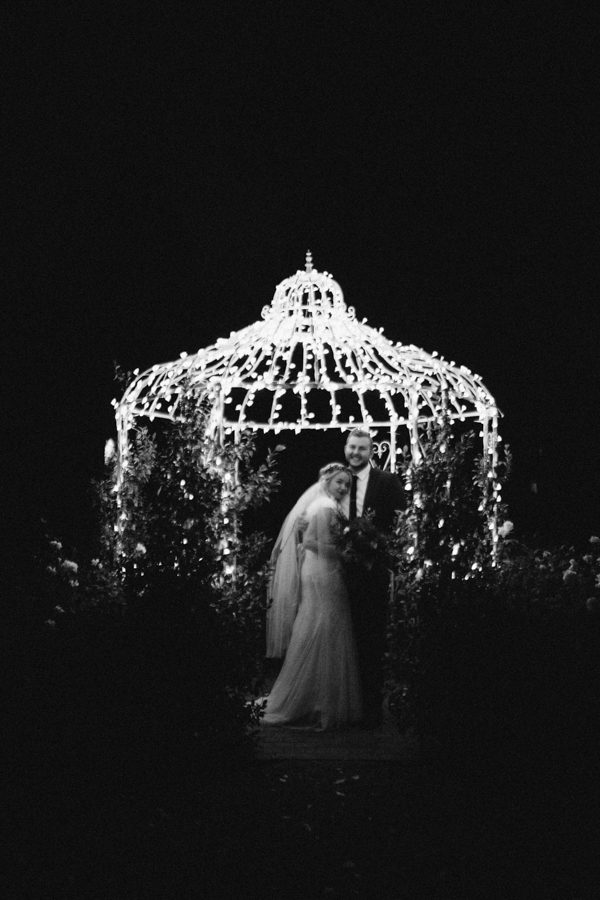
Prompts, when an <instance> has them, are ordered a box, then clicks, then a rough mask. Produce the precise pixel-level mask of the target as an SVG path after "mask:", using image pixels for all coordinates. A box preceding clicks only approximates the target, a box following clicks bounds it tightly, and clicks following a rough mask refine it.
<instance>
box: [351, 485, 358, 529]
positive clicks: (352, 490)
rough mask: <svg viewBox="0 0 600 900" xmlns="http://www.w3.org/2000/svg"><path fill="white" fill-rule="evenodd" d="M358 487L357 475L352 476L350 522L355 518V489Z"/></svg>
mask: <svg viewBox="0 0 600 900" xmlns="http://www.w3.org/2000/svg"><path fill="white" fill-rule="evenodd" d="M357 485H358V475H353V476H352V487H351V488H350V521H352V519H355V518H356V488H357Z"/></svg>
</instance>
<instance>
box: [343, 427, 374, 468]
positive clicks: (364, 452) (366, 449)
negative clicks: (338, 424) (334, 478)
mask: <svg viewBox="0 0 600 900" xmlns="http://www.w3.org/2000/svg"><path fill="white" fill-rule="evenodd" d="M372 452H373V445H372V443H371V441H370V440H369V438H368V437H352V436H350V437H349V438H348V440H347V441H346V446H345V447H344V453H345V455H346V462H347V463H348V465H349V466H350V468H351V469H354V470H355V471H356V472H360V470H361V469H364V467H365V466H366V465H368V463H369V460H370V459H371V454H372Z"/></svg>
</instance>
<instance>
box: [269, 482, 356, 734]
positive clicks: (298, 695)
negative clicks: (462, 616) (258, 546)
mask: <svg viewBox="0 0 600 900" xmlns="http://www.w3.org/2000/svg"><path fill="white" fill-rule="evenodd" d="M305 515H306V518H307V520H308V525H307V527H306V531H305V532H304V539H303V544H302V550H301V551H300V553H299V567H300V590H299V605H298V611H297V614H296V617H295V619H294V623H293V627H292V632H291V637H290V639H289V645H288V647H287V652H286V655H285V661H284V664H283V667H282V669H281V672H280V674H279V677H278V678H277V680H276V681H275V684H274V685H273V688H272V690H271V693H270V695H269V697H268V699H267V705H266V708H265V714H264V718H263V721H264V722H265V723H267V724H270V725H283V724H291V723H294V724H297V725H306V726H308V727H314V728H319V729H328V728H336V727H340V726H343V725H345V724H349V723H352V722H358V721H360V719H361V716H362V704H361V690H360V681H359V675H358V660H357V655H356V647H355V643H354V636H353V632H352V620H351V615H350V607H349V602H348V593H347V590H346V586H345V584H344V579H343V572H342V565H341V560H340V557H339V553H338V551H337V546H336V538H337V536H338V535H339V532H340V528H341V519H340V512H339V509H338V506H337V504H336V503H335V501H334V500H333V499H332V498H331V497H329V496H328V495H325V496H320V497H318V498H317V499H316V500H313V501H312V503H311V504H310V505H309V507H308V509H307V510H306V513H305Z"/></svg>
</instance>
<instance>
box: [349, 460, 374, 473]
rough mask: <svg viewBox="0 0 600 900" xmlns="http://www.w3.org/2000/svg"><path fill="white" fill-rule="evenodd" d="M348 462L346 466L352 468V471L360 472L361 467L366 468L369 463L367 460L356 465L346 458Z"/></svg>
mask: <svg viewBox="0 0 600 900" xmlns="http://www.w3.org/2000/svg"><path fill="white" fill-rule="evenodd" d="M346 462H347V463H348V467H349V468H350V469H352V471H353V472H362V470H363V469H366V468H367V466H368V465H369V462H370V460H367V461H366V462H365V463H361V464H360V465H359V466H357V465H356V464H355V463H351V462H350V461H349V460H346Z"/></svg>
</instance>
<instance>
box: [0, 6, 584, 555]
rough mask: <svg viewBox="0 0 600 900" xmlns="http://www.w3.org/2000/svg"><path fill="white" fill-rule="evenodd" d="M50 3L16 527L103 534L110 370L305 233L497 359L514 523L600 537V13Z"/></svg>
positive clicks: (363, 284)
mask: <svg viewBox="0 0 600 900" xmlns="http://www.w3.org/2000/svg"><path fill="white" fill-rule="evenodd" d="M54 6H55V7H58V8H54V9H51V10H50V7H48V6H47V5H45V6H44V7H42V5H40V6H38V5H37V4H35V3H32V4H29V3H28V4H13V6H12V7H11V10H10V11H9V13H8V18H7V20H6V22H7V27H6V29H5V42H6V44H7V51H6V53H5V54H4V56H5V61H7V62H8V65H5V68H6V72H7V76H6V77H5V79H4V82H5V83H4V89H5V92H6V95H7V97H8V106H7V112H8V114H7V116H6V118H5V121H6V123H7V129H6V130H7V135H8V139H9V143H10V145H11V147H12V148H13V151H14V152H13V155H12V164H11V168H10V169H9V180H8V188H9V190H8V203H7V204H6V206H5V209H6V211H7V213H8V215H7V222H8V224H9V237H8V254H7V262H6V268H5V271H6V273H7V274H8V278H7V284H8V287H7V299H8V304H7V305H8V312H7V313H5V318H4V323H5V325H4V328H3V332H4V338H5V344H6V346H5V349H4V351H3V357H4V361H5V363H8V365H7V376H6V378H7V381H8V384H7V388H6V396H7V397H8V401H9V414H8V419H7V420H6V426H5V434H6V435H7V438H8V441H7V444H8V446H7V453H6V455H5V460H4V463H3V474H4V476H5V481H6V482H7V483H6V484H5V487H4V488H3V493H4V498H3V501H2V503H3V507H4V508H5V510H7V511H8V515H7V516H5V526H6V525H7V524H8V527H9V528H10V529H11V530H12V533H13V534H17V533H19V530H23V529H26V528H27V527H28V523H29V522H30V521H31V520H32V518H34V517H35V516H37V515H39V514H45V515H46V516H47V518H48V519H49V521H50V522H51V524H52V525H53V528H54V530H55V531H56V532H58V533H61V534H62V535H63V536H65V537H67V538H68V539H72V540H74V541H75V542H77V540H78V539H81V540H85V537H84V536H85V534H86V530H88V529H89V527H90V521H91V520H90V512H89V496H88V494H89V489H88V485H89V482H90V479H91V478H92V477H93V476H97V475H99V474H100V473H101V471H102V456H103V448H104V443H105V440H106V439H107V438H108V437H111V436H114V419H113V410H112V407H111V402H110V401H111V399H112V398H113V396H115V393H116V387H115V385H114V382H113V361H117V362H118V363H119V364H120V365H121V367H122V368H124V369H133V368H135V367H139V368H140V369H144V368H146V367H147V366H150V365H152V364H154V363H157V362H164V361H167V360H169V359H176V358H177V357H178V356H179V353H180V352H181V351H182V350H187V351H188V352H195V351H196V350H198V349H199V348H200V347H204V346H207V345H208V344H210V343H212V342H214V341H215V340H216V339H217V338H218V337H220V336H227V335H228V334H229V332H230V331H232V330H238V329H240V328H243V327H244V326H246V325H248V324H250V323H251V322H253V321H255V320H256V319H258V318H259V315H260V311H261V308H262V306H263V305H264V304H266V303H269V302H270V301H271V299H272V296H273V291H274V288H275V285H276V284H277V283H278V282H279V281H281V280H282V279H284V278H286V277H288V276H289V275H292V274H293V273H294V272H295V271H296V270H297V269H298V268H303V266H304V256H305V252H306V249H307V248H310V249H311V250H312V252H313V255H314V261H315V266H316V268H318V269H321V270H326V271H328V272H331V273H333V275H334V277H335V278H336V279H337V280H338V281H339V283H340V284H341V286H342V289H343V290H344V294H345V299H346V301H347V303H348V304H352V305H354V306H355V307H356V309H357V313H358V315H359V316H360V317H361V318H362V317H363V316H366V317H368V320H369V324H370V325H373V326H374V327H379V326H383V327H384V330H385V334H386V336H387V337H388V338H390V339H391V340H394V341H396V340H400V341H403V342H405V343H409V344H410V343H414V344H417V345H418V346H421V347H423V348H424V349H425V350H427V351H429V352H431V351H433V350H437V351H438V352H439V353H441V354H443V355H444V356H445V357H446V358H447V359H448V360H455V361H456V362H457V363H459V364H464V365H466V366H468V367H469V368H471V369H472V370H473V371H475V372H477V373H478V374H480V375H481V376H482V378H483V380H484V383H485V384H486V386H487V387H488V388H489V390H490V391H491V392H492V393H493V394H494V396H495V397H496V399H497V401H498V403H499V406H500V408H501V410H502V412H503V413H504V419H503V422H502V426H501V427H502V433H503V435H504V437H505V439H506V440H507V441H508V442H509V443H510V444H511V445H512V448H513V452H514V462H515V467H514V475H513V483H512V486H511V489H510V491H509V499H510V501H511V517H512V518H513V519H514V520H515V522H516V523H517V528H518V529H520V530H521V531H522V532H523V531H529V532H531V531H535V530H536V529H540V528H541V527H542V526H543V528H544V529H546V531H547V532H548V533H549V534H551V535H552V536H556V539H565V538H569V537H572V538H573V540H575V539H585V538H587V536H589V534H590V533H600V514H599V500H600V475H599V473H598V450H597V446H598V438H599V433H600V429H599V427H598V414H599V403H598V401H599V398H600V374H599V366H598V338H599V328H598V321H597V319H598V318H599V317H598V316H596V315H595V309H596V307H597V305H598V284H599V278H598V276H599V274H600V272H599V268H600V267H599V262H598V260H599V246H598V230H599V222H600V177H599V173H598V151H599V149H600V148H599V146H598V141H597V132H598V127H597V126H598V74H599V72H598V39H599V36H600V27H599V26H600V14H599V13H598V12H595V11H593V7H595V6H596V5H595V4H589V5H588V7H587V8H586V5H585V4H583V5H580V4H571V3H560V4H552V5H550V4H544V5H543V6H542V5H541V4H539V5H538V4H524V3H517V2H514V3H489V4H486V3H483V4H482V3H466V2H453V3H412V4H405V3H399V2H397V0H395V2H389V3H388V2H381V3H373V4H371V3H366V2H362V3H361V2H358V3H356V2H355V3H353V4H348V3H322V4H314V5H310V6H309V5H304V4H296V3H294V4H286V3H282V2H270V0H265V2H262V3H244V4H238V3H225V2H221V3H213V2H201V3H195V4H189V5H179V4H151V5H150V6H149V7H148V5H144V4H132V3H129V2H127V0H124V2H122V3H120V4H114V5H111V4H100V3H98V4H85V3H84V4H80V3H61V4H55V5H54ZM49 10H50V11H49ZM288 452H292V450H291V448H290V451H288ZM320 462H321V460H317V461H316V463H317V464H318V463H320ZM532 482H535V483H536V484H537V486H538V493H537V494H534V493H532V492H531V489H530V485H531V483H532Z"/></svg>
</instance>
